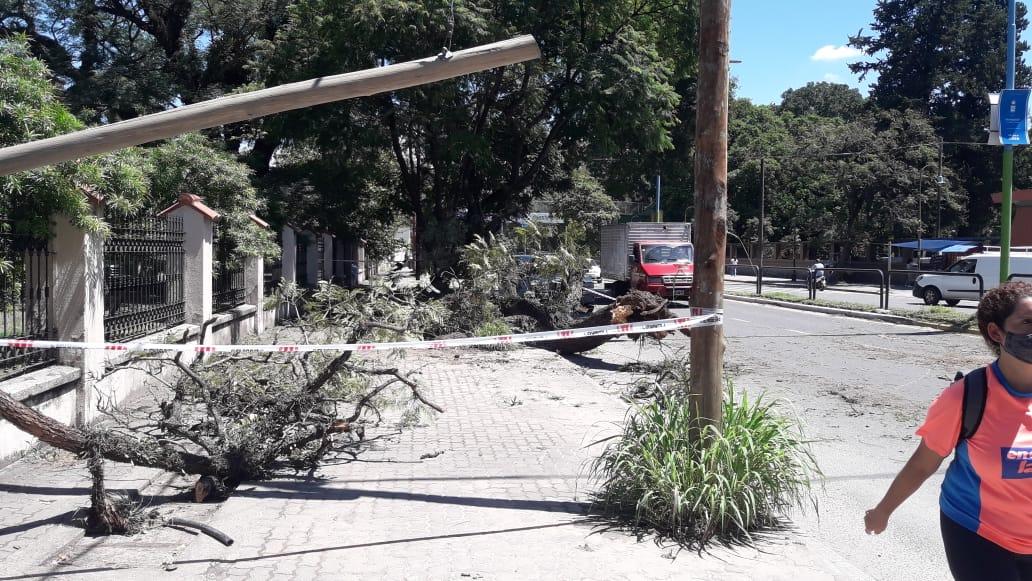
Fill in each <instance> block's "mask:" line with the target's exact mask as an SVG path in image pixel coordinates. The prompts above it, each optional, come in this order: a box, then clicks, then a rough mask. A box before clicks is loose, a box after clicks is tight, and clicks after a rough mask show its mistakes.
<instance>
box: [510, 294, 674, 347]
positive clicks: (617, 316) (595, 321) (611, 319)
mask: <svg viewBox="0 0 1032 581" xmlns="http://www.w3.org/2000/svg"><path fill="white" fill-rule="evenodd" d="M669 317H670V311H669V310H668V309H667V301H666V300H665V299H662V298H660V297H658V296H656V295H654V294H651V293H647V292H642V291H638V290H632V291H631V292H630V293H628V294H625V295H623V296H621V297H619V298H617V300H616V302H615V303H613V304H611V305H609V306H608V307H606V308H604V309H601V310H599V311H598V312H595V313H592V314H591V316H589V317H588V318H586V319H582V320H580V321H578V322H577V323H576V324H575V325H572V326H570V327H569V328H570V329H583V328H586V327H601V326H605V325H617V324H622V323H634V322H640V321H651V320H658V319H666V318H669ZM685 333H686V334H687V330H685ZM618 336H619V335H603V336H599V337H579V338H577V339H562V340H558V341H535V342H533V343H529V345H533V346H534V347H539V348H541V349H548V350H549V351H555V352H557V353H559V354H561V355H572V354H574V353H583V352H585V351H591V350H592V349H594V348H596V347H598V346H600V345H603V344H604V343H606V342H607V341H609V340H610V339H613V338H615V337H618Z"/></svg>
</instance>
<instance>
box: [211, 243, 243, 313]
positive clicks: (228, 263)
mask: <svg viewBox="0 0 1032 581" xmlns="http://www.w3.org/2000/svg"><path fill="white" fill-rule="evenodd" d="M213 232H214V237H213V239H212V254H213V255H214V259H215V262H214V264H213V265H212V269H211V273H212V284H211V288H212V310H213V311H214V312H216V313H221V312H223V311H228V310H229V309H232V308H233V307H237V306H240V305H242V304H244V298H245V294H246V293H245V289H244V265H243V263H242V262H241V260H240V257H239V256H237V255H236V247H235V246H234V244H233V241H232V240H231V239H230V238H229V237H228V236H225V234H224V233H222V232H220V229H219V227H218V225H217V224H216V225H215V228H214V230H213Z"/></svg>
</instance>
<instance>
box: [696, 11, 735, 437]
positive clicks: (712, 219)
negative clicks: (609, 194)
mask: <svg viewBox="0 0 1032 581" xmlns="http://www.w3.org/2000/svg"><path fill="white" fill-rule="evenodd" d="M730 25H731V1H730V0H701V2H700V5H699V88H698V95H697V99H696V101H697V105H696V111H697V112H696V117H695V119H696V122H695V283H694V285H692V306H693V307H700V308H703V309H723V307H724V298H723V294H724V253H725V252H726V246H727V109H728V102H727V101H728V76H729V74H730V71H729V68H728V65H729V64H730V63H729V62H728V60H729V58H728V53H729V48H730V47H729V42H728V37H729V29H730ZM723 361H724V328H723V327H722V326H719V325H718V326H713V327H698V328H695V329H692V352H691V366H692V369H691V391H690V395H691V398H692V402H694V405H695V406H696V411H697V413H698V416H699V417H701V418H703V419H704V420H705V421H708V422H711V423H713V424H715V425H717V426H718V427H719V426H720V425H721V404H722V401H723V390H724V381H723Z"/></svg>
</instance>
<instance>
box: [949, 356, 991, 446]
mask: <svg viewBox="0 0 1032 581" xmlns="http://www.w3.org/2000/svg"><path fill="white" fill-rule="evenodd" d="M988 397H989V384H988V378H987V376H986V371H985V367H980V368H978V369H975V370H974V371H972V372H971V373H968V374H967V375H965V376H964V402H963V406H962V407H961V419H960V436H958V438H957V444H960V443H961V442H963V441H964V440H967V439H970V438H971V437H972V436H974V435H975V432H977V431H978V425H979V424H981V423H982V414H983V413H984V412H985V402H986V399H988Z"/></svg>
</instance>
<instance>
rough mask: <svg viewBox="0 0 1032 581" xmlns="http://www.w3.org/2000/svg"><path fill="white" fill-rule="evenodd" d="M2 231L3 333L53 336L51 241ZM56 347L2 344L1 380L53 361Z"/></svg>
mask: <svg viewBox="0 0 1032 581" xmlns="http://www.w3.org/2000/svg"><path fill="white" fill-rule="evenodd" d="M9 230H10V229H9V228H4V229H3V231H2V232H0V337H3V338H4V339H24V340H31V339H51V338H52V333H51V328H50V276H49V272H50V254H49V252H48V250H47V241H46V240H44V239H40V238H35V237H30V236H22V235H17V234H10V233H9ZM56 359H57V350H56V349H11V348H9V347H3V348H0V380H2V379H9V378H11V377H14V376H16V375H20V374H22V373H26V372H29V371H32V370H34V369H39V368H41V367H45V366H47V365H50V364H51V363H53V362H54V361H55V360H56Z"/></svg>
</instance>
